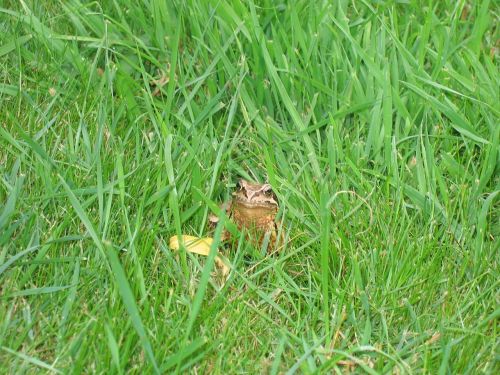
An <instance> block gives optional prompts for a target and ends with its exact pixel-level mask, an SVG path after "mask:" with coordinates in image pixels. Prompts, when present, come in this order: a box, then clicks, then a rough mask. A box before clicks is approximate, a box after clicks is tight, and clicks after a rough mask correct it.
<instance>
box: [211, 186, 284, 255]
mask: <svg viewBox="0 0 500 375" xmlns="http://www.w3.org/2000/svg"><path fill="white" fill-rule="evenodd" d="M221 209H223V210H224V211H225V212H226V214H227V215H228V217H229V219H230V220H231V221H232V222H233V223H234V224H236V226H237V227H238V229H239V230H240V231H243V232H244V233H245V236H246V238H247V239H248V240H249V241H250V242H251V243H252V244H253V245H254V246H256V247H259V248H260V247H261V246H262V244H263V242H264V240H265V239H266V237H268V238H269V243H268V246H267V251H268V253H269V252H271V251H273V250H274V249H275V245H276V242H277V240H278V233H279V227H280V224H281V223H280V222H279V221H278V220H277V219H276V215H277V213H278V209H279V204H278V201H277V197H276V195H275V194H274V192H273V190H272V187H271V185H270V184H268V183H264V184H260V183H253V182H249V181H247V180H244V179H240V180H239V182H238V187H237V190H236V191H235V192H233V194H232V199H231V200H230V201H229V202H227V203H226V204H224V205H222V206H221ZM209 219H210V222H211V223H212V224H215V223H217V222H218V217H217V216H215V215H211V216H210V218H209ZM222 239H223V240H224V241H228V240H230V239H231V234H230V233H229V232H227V231H224V233H223V235H222Z"/></svg>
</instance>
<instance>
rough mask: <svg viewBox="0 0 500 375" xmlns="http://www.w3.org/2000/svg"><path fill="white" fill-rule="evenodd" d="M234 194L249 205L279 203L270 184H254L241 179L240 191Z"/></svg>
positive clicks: (275, 204) (272, 204)
mask: <svg viewBox="0 0 500 375" xmlns="http://www.w3.org/2000/svg"><path fill="white" fill-rule="evenodd" d="M233 195H234V196H235V197H236V199H237V200H238V201H240V202H244V203H246V204H249V205H252V204H254V205H256V206H261V205H269V206H277V205H278V202H277V201H276V196H275V195H274V193H273V190H272V188H271V185H270V184H254V183H252V182H248V181H246V180H244V179H240V181H239V182H238V191H236V192H235V193H234V194H233Z"/></svg>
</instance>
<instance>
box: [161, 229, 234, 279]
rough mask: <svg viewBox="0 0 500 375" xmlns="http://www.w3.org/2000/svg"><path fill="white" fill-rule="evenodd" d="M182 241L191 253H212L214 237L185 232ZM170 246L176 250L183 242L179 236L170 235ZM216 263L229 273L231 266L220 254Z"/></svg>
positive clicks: (205, 254)
mask: <svg viewBox="0 0 500 375" xmlns="http://www.w3.org/2000/svg"><path fill="white" fill-rule="evenodd" d="M182 242H183V243H184V247H185V248H186V250H187V251H189V252H190V253H195V254H200V255H204V256H208V254H209V253H210V246H212V242H213V238H210V237H204V238H200V237H195V236H189V235H187V234H183V235H182ZM169 247H170V249H172V250H174V251H177V250H179V249H180V247H181V243H180V241H179V237H178V236H173V237H170V243H169ZM215 264H216V265H217V267H219V268H220V269H221V270H222V273H223V274H224V275H227V274H228V273H229V267H228V266H227V264H226V263H225V262H224V261H223V260H222V259H221V258H220V257H219V256H218V255H217V256H216V257H215Z"/></svg>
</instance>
